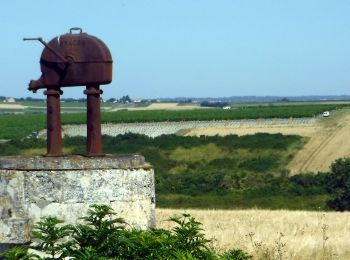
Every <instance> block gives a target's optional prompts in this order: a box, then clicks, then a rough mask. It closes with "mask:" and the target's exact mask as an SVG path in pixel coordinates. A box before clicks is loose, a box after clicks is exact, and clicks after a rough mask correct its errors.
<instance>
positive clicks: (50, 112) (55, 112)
mask: <svg viewBox="0 0 350 260" xmlns="http://www.w3.org/2000/svg"><path fill="white" fill-rule="evenodd" d="M62 93H63V92H62V91H61V90H60V89H59V88H48V89H47V90H46V91H45V92H44V94H45V95H46V96H47V115H46V116H47V154H46V156H61V155H62V129H61V114H60V95H61V94H62Z"/></svg>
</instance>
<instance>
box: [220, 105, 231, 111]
mask: <svg viewBox="0 0 350 260" xmlns="http://www.w3.org/2000/svg"><path fill="white" fill-rule="evenodd" d="M222 109H225V110H226V109H231V107H230V106H225V107H222Z"/></svg>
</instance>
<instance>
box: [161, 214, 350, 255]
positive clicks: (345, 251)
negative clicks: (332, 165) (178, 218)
mask: <svg viewBox="0 0 350 260" xmlns="http://www.w3.org/2000/svg"><path fill="white" fill-rule="evenodd" d="M182 212H187V213H190V214H191V215H192V216H194V217H195V218H196V219H197V220H198V221H200V222H202V223H203V229H204V230H205V233H206V235H207V237H208V238H214V243H213V246H214V248H215V249H217V250H227V249H230V248H241V249H244V250H246V251H247V252H249V253H250V254H251V255H253V256H254V259H350V213H339V212H308V211H286V210H278V211H271V210H176V209H157V227H159V228H170V225H171V223H170V222H168V221H164V220H166V219H167V218H169V216H172V215H174V214H181V213H182ZM264 256H265V257H264ZM271 256H272V257H271ZM269 257H271V258H269Z"/></svg>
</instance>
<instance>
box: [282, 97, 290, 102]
mask: <svg viewBox="0 0 350 260" xmlns="http://www.w3.org/2000/svg"><path fill="white" fill-rule="evenodd" d="M281 101H282V102H290V99H289V98H286V97H285V98H282V99H281Z"/></svg>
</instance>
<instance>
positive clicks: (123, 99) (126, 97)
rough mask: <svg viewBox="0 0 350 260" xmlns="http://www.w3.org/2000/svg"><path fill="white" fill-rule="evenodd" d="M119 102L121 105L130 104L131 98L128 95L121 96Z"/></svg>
mask: <svg viewBox="0 0 350 260" xmlns="http://www.w3.org/2000/svg"><path fill="white" fill-rule="evenodd" d="M119 101H120V102H121V103H124V104H125V103H131V98H130V97H129V95H126V96H122V97H121V99H119Z"/></svg>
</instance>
